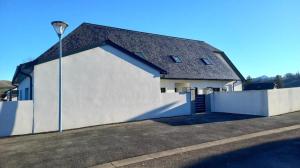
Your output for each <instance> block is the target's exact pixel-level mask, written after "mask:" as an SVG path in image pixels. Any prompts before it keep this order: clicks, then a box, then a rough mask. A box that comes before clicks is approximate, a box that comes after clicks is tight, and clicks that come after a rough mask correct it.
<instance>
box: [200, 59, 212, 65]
mask: <svg viewBox="0 0 300 168" xmlns="http://www.w3.org/2000/svg"><path fill="white" fill-rule="evenodd" d="M201 61H202V62H203V63H204V64H205V65H212V63H211V62H210V60H209V59H207V58H201Z"/></svg>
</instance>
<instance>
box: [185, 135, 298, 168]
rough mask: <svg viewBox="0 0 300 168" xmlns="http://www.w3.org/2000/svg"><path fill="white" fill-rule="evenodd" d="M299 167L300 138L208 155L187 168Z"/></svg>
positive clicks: (186, 167)
mask: <svg viewBox="0 0 300 168" xmlns="http://www.w3.org/2000/svg"><path fill="white" fill-rule="evenodd" d="M221 167H222V168H253V167H255V168H299V167H300V138H295V139H287V140H281V141H275V142H269V143H264V144H260V145H257V146H252V147H248V148H243V149H240V150H235V151H232V152H227V153H223V154H220V155H216V156H212V157H208V158H207V159H204V160H201V161H199V162H196V163H192V164H189V165H187V166H185V168H221Z"/></svg>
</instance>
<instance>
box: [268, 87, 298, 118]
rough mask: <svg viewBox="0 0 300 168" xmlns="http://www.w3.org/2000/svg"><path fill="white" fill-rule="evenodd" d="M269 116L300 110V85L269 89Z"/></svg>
mask: <svg viewBox="0 0 300 168" xmlns="http://www.w3.org/2000/svg"><path fill="white" fill-rule="evenodd" d="M268 106H269V116H272V115H280V114H285V113H289V112H294V111H300V87H298V88H289V89H274V90H268Z"/></svg>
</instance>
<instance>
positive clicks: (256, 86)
mask: <svg viewBox="0 0 300 168" xmlns="http://www.w3.org/2000/svg"><path fill="white" fill-rule="evenodd" d="M274 88H275V84H274V83H273V82H262V83H250V84H245V85H244V90H267V89H274Z"/></svg>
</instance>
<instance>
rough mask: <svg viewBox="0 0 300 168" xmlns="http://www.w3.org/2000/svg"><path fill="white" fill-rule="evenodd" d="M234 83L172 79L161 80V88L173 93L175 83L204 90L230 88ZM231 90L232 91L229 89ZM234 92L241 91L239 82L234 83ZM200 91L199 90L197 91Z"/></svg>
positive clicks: (227, 81)
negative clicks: (187, 84)
mask: <svg viewBox="0 0 300 168" xmlns="http://www.w3.org/2000/svg"><path fill="white" fill-rule="evenodd" d="M233 82H234V81H229V80H173V79H161V82H160V85H161V88H166V92H167V93H173V92H174V89H175V84H176V83H189V84H190V86H191V87H192V88H195V87H197V88H198V89H204V88H208V87H213V88H223V87H226V86H228V87H229V88H231V87H232V85H233ZM231 90H232V89H231ZM234 90H235V91H242V84H241V82H239V81H238V82H237V83H235V89H234ZM199 91H200V90H199Z"/></svg>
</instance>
